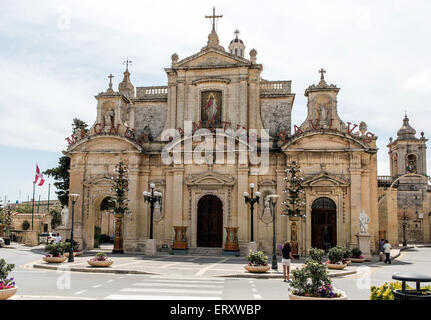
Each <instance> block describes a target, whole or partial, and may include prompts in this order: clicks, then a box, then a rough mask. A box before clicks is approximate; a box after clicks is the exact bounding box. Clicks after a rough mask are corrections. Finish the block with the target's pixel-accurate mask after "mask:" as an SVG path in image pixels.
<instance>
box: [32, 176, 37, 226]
mask: <svg viewBox="0 0 431 320" xmlns="http://www.w3.org/2000/svg"><path fill="white" fill-rule="evenodd" d="M35 186H36V182H35V181H34V182H33V207H32V209H31V230H32V231H33V219H34V188H35Z"/></svg>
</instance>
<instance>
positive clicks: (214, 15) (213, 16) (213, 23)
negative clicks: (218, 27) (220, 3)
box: [205, 7, 223, 31]
mask: <svg viewBox="0 0 431 320" xmlns="http://www.w3.org/2000/svg"><path fill="white" fill-rule="evenodd" d="M222 17H223V15H220V16H216V14H215V7H213V15H212V16H205V18H207V19H213V21H212V25H213V30H214V31H215V22H216V21H215V19H217V18H222Z"/></svg>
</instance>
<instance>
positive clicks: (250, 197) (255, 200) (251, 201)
mask: <svg viewBox="0 0 431 320" xmlns="http://www.w3.org/2000/svg"><path fill="white" fill-rule="evenodd" d="M253 189H254V183H250V194H249V193H248V192H244V193H243V196H244V200H245V203H249V204H250V213H251V237H250V238H251V240H250V241H251V242H253V241H254V240H253V209H254V208H253V207H254V204H255V203H259V198H260V196H261V193H260V192H259V191H256V197H254V198H253Z"/></svg>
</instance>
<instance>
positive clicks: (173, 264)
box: [160, 262, 184, 269]
mask: <svg viewBox="0 0 431 320" xmlns="http://www.w3.org/2000/svg"><path fill="white" fill-rule="evenodd" d="M180 263H184V262H174V263H169V264H165V265H164V266H161V267H160V268H161V269H166V268H169V267H172V266H176V265H177V264H180Z"/></svg>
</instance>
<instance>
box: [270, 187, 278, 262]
mask: <svg viewBox="0 0 431 320" xmlns="http://www.w3.org/2000/svg"><path fill="white" fill-rule="evenodd" d="M268 197H269V198H270V199H271V205H272V269H273V270H278V265H277V252H276V250H277V249H276V245H275V242H276V239H275V216H276V214H275V205H276V204H277V200H278V198H280V196H279V195H278V194H271V195H269V196H268Z"/></svg>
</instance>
